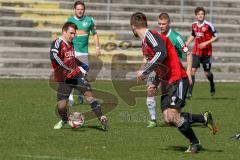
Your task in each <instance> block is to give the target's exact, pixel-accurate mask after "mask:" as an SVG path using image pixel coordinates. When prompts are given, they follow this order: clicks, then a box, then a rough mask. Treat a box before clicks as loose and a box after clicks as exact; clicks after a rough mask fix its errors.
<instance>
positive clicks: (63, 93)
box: [50, 22, 107, 130]
mask: <svg viewBox="0 0 240 160" xmlns="http://www.w3.org/2000/svg"><path fill="white" fill-rule="evenodd" d="M76 29H77V26H76V25H75V24H74V23H71V22H66V23H65V24H64V25H63V27H62V36H61V37H59V38H57V39H56V40H54V41H53V42H52V45H51V49H50V59H51V63H52V68H53V70H54V79H55V81H56V82H58V89H57V110H58V113H59V115H60V117H61V120H60V121H59V122H58V123H57V124H55V126H54V129H61V128H62V127H63V126H64V125H65V124H66V123H67V121H68V113H67V108H66V105H67V101H68V97H69V95H70V93H71V91H72V89H73V88H75V89H77V90H78V91H79V92H80V93H82V94H83V95H84V96H85V98H86V100H87V102H88V103H89V104H90V105H91V107H92V111H93V112H94V113H95V115H96V116H97V117H98V119H99V120H100V122H101V124H102V127H103V129H104V130H106V129H107V118H106V116H104V115H103V113H102V111H101V105H100V104H99V102H98V101H97V100H96V99H95V98H94V96H93V93H92V90H91V86H90V84H89V83H88V81H87V80H86V79H85V77H84V75H85V73H86V71H85V70H84V69H83V68H82V67H81V66H82V65H84V64H83V63H82V62H81V61H79V60H78V59H77V58H75V55H74V49H73V44H72V39H73V38H74V36H75V34H76Z"/></svg>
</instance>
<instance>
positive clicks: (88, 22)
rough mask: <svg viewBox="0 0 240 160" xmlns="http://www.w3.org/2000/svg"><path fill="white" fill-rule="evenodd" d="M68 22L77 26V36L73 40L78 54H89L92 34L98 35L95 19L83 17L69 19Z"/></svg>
mask: <svg viewBox="0 0 240 160" xmlns="http://www.w3.org/2000/svg"><path fill="white" fill-rule="evenodd" d="M67 22H72V23H75V24H76V25H77V31H76V36H75V37H74V39H73V47H74V50H75V51H76V53H77V54H80V55H87V54H88V40H89V35H90V32H91V33H92V34H93V35H94V34H96V33H97V32H96V27H95V23H94V19H93V18H92V17H90V16H83V17H82V18H81V19H78V18H77V17H75V16H74V17H69V18H68V19H67Z"/></svg>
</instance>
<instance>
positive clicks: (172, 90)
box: [161, 78, 201, 153]
mask: <svg viewBox="0 0 240 160" xmlns="http://www.w3.org/2000/svg"><path fill="white" fill-rule="evenodd" d="M187 88H188V79H187V78H184V79H182V80H179V81H177V82H175V83H174V84H172V85H171V86H169V87H168V90H167V94H166V95H163V96H162V99H161V108H162V110H163V119H164V121H165V122H166V123H170V124H173V125H174V126H175V127H176V128H178V130H179V131H180V133H181V134H182V135H184V136H185V137H186V138H187V139H188V140H189V142H190V148H189V149H188V150H187V151H189V152H192V153H197V152H198V151H200V150H201V145H200V143H199V140H198V138H197V137H196V135H195V133H194V131H193V129H192V128H191V123H190V122H189V121H188V120H187V119H185V117H184V116H182V115H181V108H182V107H184V105H185V98H186V93H187Z"/></svg>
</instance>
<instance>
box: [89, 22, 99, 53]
mask: <svg viewBox="0 0 240 160" xmlns="http://www.w3.org/2000/svg"><path fill="white" fill-rule="evenodd" d="M91 32H92V34H93V40H94V44H95V47H96V56H97V57H98V56H100V55H101V51H100V43H99V37H98V34H97V31H96V24H95V20H94V19H93V18H92V25H91Z"/></svg>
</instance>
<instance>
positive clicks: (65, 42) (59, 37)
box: [59, 37, 69, 46]
mask: <svg viewBox="0 0 240 160" xmlns="http://www.w3.org/2000/svg"><path fill="white" fill-rule="evenodd" d="M59 39H61V40H62V41H63V42H64V43H66V44H67V45H68V46H69V44H68V43H67V42H66V41H65V40H64V39H63V38H62V37H59Z"/></svg>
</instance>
